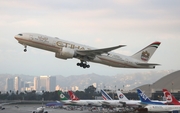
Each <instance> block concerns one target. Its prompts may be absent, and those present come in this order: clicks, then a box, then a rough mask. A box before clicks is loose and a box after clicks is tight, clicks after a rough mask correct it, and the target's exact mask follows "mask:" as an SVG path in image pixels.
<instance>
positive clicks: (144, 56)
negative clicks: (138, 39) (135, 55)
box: [141, 51, 150, 61]
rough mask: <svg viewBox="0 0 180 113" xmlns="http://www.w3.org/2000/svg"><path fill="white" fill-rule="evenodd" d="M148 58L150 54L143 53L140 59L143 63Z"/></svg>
mask: <svg viewBox="0 0 180 113" xmlns="http://www.w3.org/2000/svg"><path fill="white" fill-rule="evenodd" d="M149 56H150V53H148V52H147V51H143V52H142V54H141V59H142V60H144V61H148V60H149Z"/></svg>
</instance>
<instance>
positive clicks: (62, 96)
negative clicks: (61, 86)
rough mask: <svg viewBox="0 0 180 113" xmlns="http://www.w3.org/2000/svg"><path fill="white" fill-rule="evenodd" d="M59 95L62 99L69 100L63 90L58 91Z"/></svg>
mask: <svg viewBox="0 0 180 113" xmlns="http://www.w3.org/2000/svg"><path fill="white" fill-rule="evenodd" d="M58 95H59V97H60V100H68V99H67V98H66V96H65V95H64V94H63V93H62V91H58Z"/></svg>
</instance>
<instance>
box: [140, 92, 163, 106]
mask: <svg viewBox="0 0 180 113" xmlns="http://www.w3.org/2000/svg"><path fill="white" fill-rule="evenodd" d="M137 93H138V96H139V98H140V100H141V103H142V104H155V105H165V104H164V103H163V102H160V101H151V100H150V99H149V98H148V97H147V96H146V95H145V94H144V93H143V92H142V91H141V90H140V89H137Z"/></svg>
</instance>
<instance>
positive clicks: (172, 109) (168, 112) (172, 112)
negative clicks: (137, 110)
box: [144, 105, 180, 113]
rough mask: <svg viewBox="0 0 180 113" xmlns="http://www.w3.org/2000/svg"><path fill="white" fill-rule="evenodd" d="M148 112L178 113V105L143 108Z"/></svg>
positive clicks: (179, 106)
mask: <svg viewBox="0 0 180 113" xmlns="http://www.w3.org/2000/svg"><path fill="white" fill-rule="evenodd" d="M144 109H146V110H147V111H148V112H155V113H157V112H161V113H179V112H180V105H147V106H145V107H144Z"/></svg>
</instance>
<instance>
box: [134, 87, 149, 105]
mask: <svg viewBox="0 0 180 113" xmlns="http://www.w3.org/2000/svg"><path fill="white" fill-rule="evenodd" d="M137 93H138V96H139V98H140V100H141V102H147V103H149V102H151V100H150V99H149V98H148V97H147V96H146V95H145V94H144V93H143V92H142V91H141V90H140V89H137Z"/></svg>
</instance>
